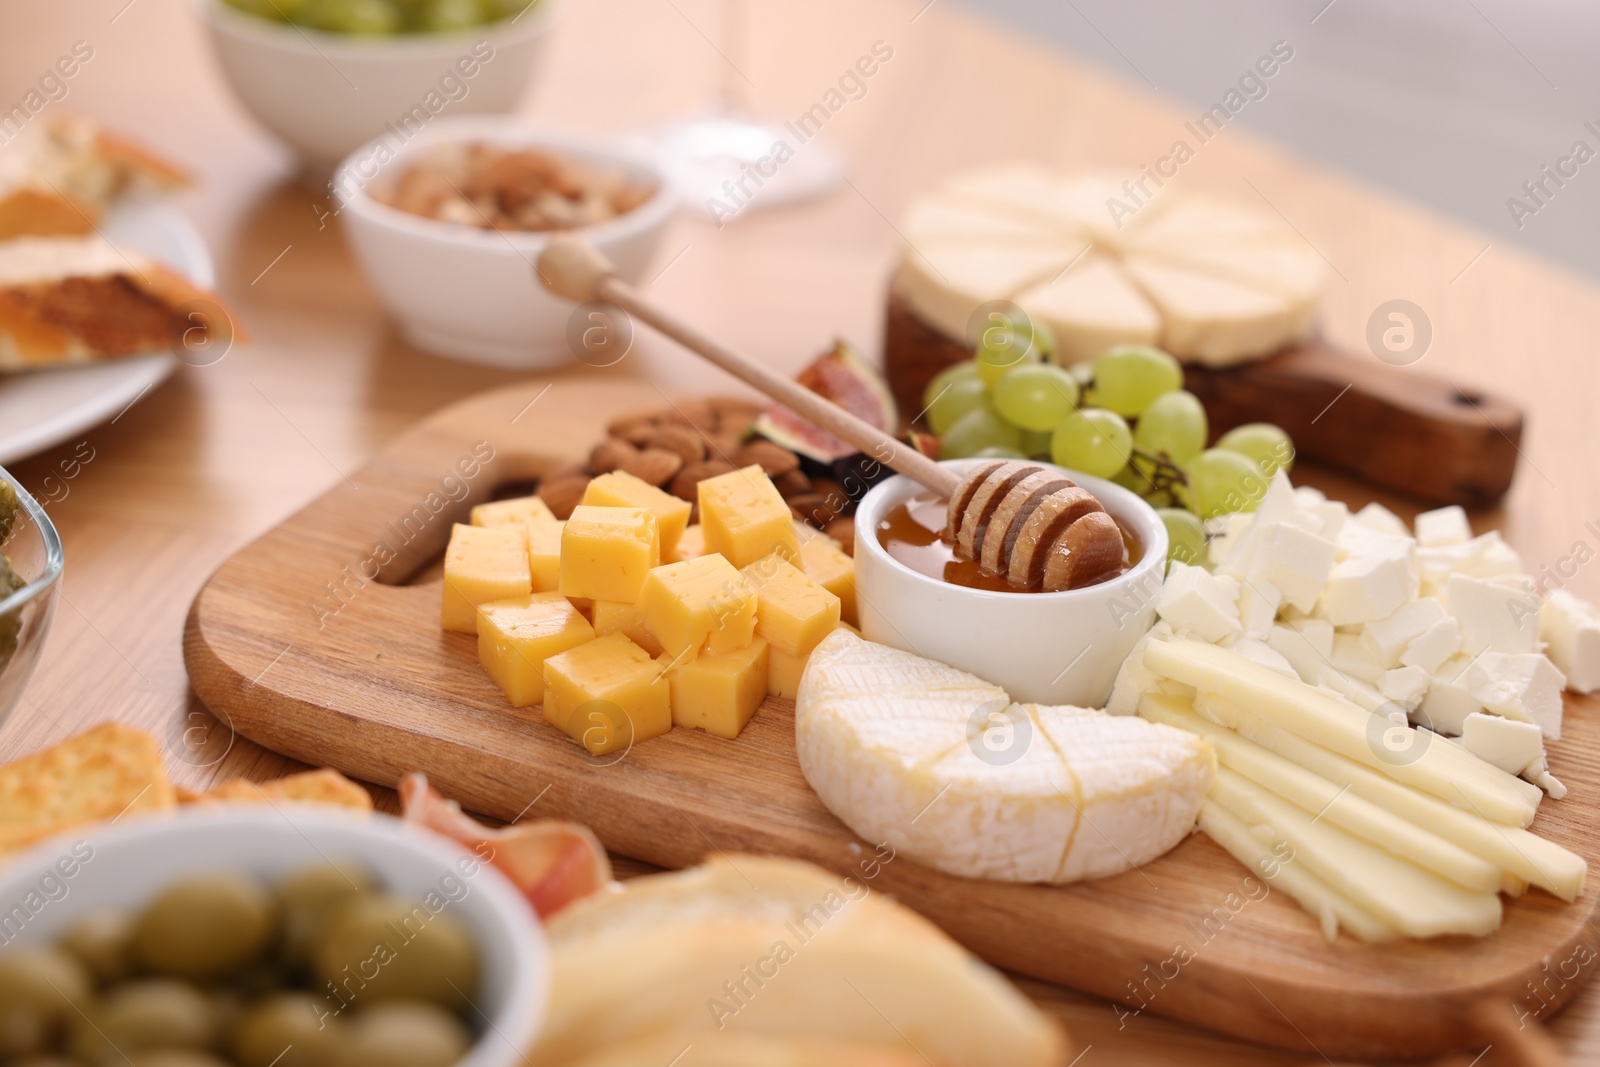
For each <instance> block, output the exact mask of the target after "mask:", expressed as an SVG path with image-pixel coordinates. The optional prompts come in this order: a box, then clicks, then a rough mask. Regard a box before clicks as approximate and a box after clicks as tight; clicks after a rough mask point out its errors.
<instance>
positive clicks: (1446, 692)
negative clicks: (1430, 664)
mask: <svg viewBox="0 0 1600 1067" xmlns="http://www.w3.org/2000/svg"><path fill="white" fill-rule="evenodd" d="M1471 662H1472V659H1471V657H1469V656H1451V657H1450V659H1449V660H1447V661H1446V662H1445V664H1444V666H1443V667H1442V668H1440V670H1439V671H1438V672H1437V673H1435V674H1434V676H1433V684H1432V685H1430V686H1428V693H1427V695H1426V696H1424V697H1423V698H1422V703H1421V705H1419V706H1418V708H1417V710H1416V713H1415V714H1414V715H1413V716H1412V721H1413V722H1416V723H1417V724H1418V725H1419V726H1426V727H1427V728H1428V729H1430V730H1432V731H1434V732H1435V733H1440V734H1449V735H1451V736H1452V737H1454V736H1459V735H1460V733H1461V730H1462V728H1463V726H1464V724H1465V723H1466V721H1467V716H1468V715H1471V714H1474V713H1475V712H1480V711H1482V710H1483V704H1482V703H1480V702H1479V701H1478V699H1477V698H1476V697H1474V696H1473V695H1472V694H1471V693H1469V692H1467V687H1466V682H1465V679H1464V678H1463V675H1465V674H1466V671H1467V665H1468V664H1469V663H1471Z"/></svg>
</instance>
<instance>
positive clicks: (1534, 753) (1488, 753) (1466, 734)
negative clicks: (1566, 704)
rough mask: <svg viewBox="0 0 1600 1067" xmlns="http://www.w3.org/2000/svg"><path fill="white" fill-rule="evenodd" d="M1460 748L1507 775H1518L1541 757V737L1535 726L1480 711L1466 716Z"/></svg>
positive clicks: (1542, 746)
mask: <svg viewBox="0 0 1600 1067" xmlns="http://www.w3.org/2000/svg"><path fill="white" fill-rule="evenodd" d="M1461 746H1462V747H1463V748H1465V749H1466V750H1467V751H1468V752H1470V753H1472V754H1473V755H1474V756H1477V757H1478V758H1479V759H1481V760H1483V761H1484V762H1485V763H1492V764H1494V765H1495V766H1496V767H1499V768H1500V769H1501V770H1502V771H1505V772H1506V773H1507V774H1521V773H1522V772H1523V771H1524V770H1526V769H1527V768H1528V766H1529V765H1530V764H1533V763H1535V762H1537V761H1538V760H1539V759H1540V758H1541V757H1542V756H1543V755H1544V738H1543V737H1542V735H1541V734H1540V732H1539V728H1538V727H1537V726H1535V725H1533V724H1532V723H1527V722H1516V721H1514V720H1512V719H1504V718H1501V717H1500V716H1498V715H1484V714H1482V713H1481V712H1474V713H1472V714H1471V715H1468V716H1467V718H1466V722H1465V723H1464V724H1463V728H1462V730H1461Z"/></svg>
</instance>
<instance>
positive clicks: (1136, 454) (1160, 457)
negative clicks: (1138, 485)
mask: <svg viewBox="0 0 1600 1067" xmlns="http://www.w3.org/2000/svg"><path fill="white" fill-rule="evenodd" d="M1139 461H1143V462H1144V463H1145V464H1147V465H1148V466H1149V470H1148V471H1146V470H1144V469H1143V468H1141V467H1140V466H1139ZM1128 466H1130V467H1132V468H1133V469H1134V471H1135V472H1137V473H1138V475H1139V477H1141V478H1143V479H1144V480H1145V481H1146V482H1148V483H1150V488H1149V490H1147V491H1146V492H1144V493H1142V494H1140V495H1142V496H1147V497H1148V496H1151V495H1153V494H1155V493H1162V492H1171V491H1172V487H1173V486H1175V485H1182V486H1184V487H1185V488H1187V487H1188V485H1189V479H1188V478H1187V477H1185V476H1184V473H1183V469H1182V468H1180V467H1179V466H1178V465H1177V464H1176V463H1173V462H1172V461H1171V460H1170V459H1168V458H1167V454H1166V453H1165V452H1162V453H1159V454H1155V455H1152V454H1151V453H1149V452H1146V451H1144V450H1143V449H1141V448H1137V447H1136V448H1134V449H1133V456H1132V457H1131V458H1130V459H1129V461H1128Z"/></svg>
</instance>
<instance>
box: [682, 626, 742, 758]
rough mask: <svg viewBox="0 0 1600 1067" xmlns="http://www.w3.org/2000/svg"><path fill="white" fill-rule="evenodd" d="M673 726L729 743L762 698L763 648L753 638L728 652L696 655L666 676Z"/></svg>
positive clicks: (737, 734)
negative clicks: (669, 691)
mask: <svg viewBox="0 0 1600 1067" xmlns="http://www.w3.org/2000/svg"><path fill="white" fill-rule="evenodd" d="M667 684H668V685H669V686H670V687H671V689H672V723H673V725H674V726H685V727H695V726H697V727H699V728H700V729H702V730H704V731H705V732H706V733H708V734H713V735H715V736H717V737H727V738H734V737H738V736H739V731H740V730H743V729H744V726H745V723H747V722H749V721H750V717H751V716H753V715H754V714H755V713H756V709H757V708H759V707H760V706H761V701H762V700H764V699H765V698H766V695H767V643H766V642H765V641H763V640H762V639H761V638H759V637H758V638H756V639H755V640H753V641H751V642H750V643H749V644H748V645H746V646H744V647H743V648H741V649H738V650H737V651H734V652H725V653H723V654H722V655H720V656H701V657H700V658H699V659H696V660H694V661H693V662H692V663H681V664H679V665H678V666H676V667H674V668H672V670H670V671H668V672H667Z"/></svg>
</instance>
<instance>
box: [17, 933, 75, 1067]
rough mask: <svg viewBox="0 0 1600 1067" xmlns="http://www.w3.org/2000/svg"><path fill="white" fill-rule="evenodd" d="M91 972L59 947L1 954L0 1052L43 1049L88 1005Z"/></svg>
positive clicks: (18, 1053) (29, 1053) (26, 1051)
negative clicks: (78, 1007)
mask: <svg viewBox="0 0 1600 1067" xmlns="http://www.w3.org/2000/svg"><path fill="white" fill-rule="evenodd" d="M89 990H90V981H89V973H88V972H87V971H86V970H84V967H83V964H81V963H79V962H78V960H77V959H76V958H75V957H73V956H71V955H69V954H67V953H65V952H62V951H61V950H60V949H57V948H18V949H7V950H6V951H5V952H3V953H0V1057H7V1058H9V1057H12V1056H27V1055H32V1054H33V1053H36V1052H40V1051H43V1049H44V1048H45V1046H46V1045H47V1044H48V1042H49V1041H50V1040H51V1038H52V1037H53V1036H54V1035H55V1033H56V1032H57V1031H59V1030H60V1029H61V1028H62V1026H63V1025H64V1024H66V1023H67V1022H68V1021H69V1020H70V1019H72V1018H74V1017H75V1016H76V1015H77V1014H78V1011H77V1006H82V1005H84V1004H87V1003H88V1001H89V999H90V995H89Z"/></svg>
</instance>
